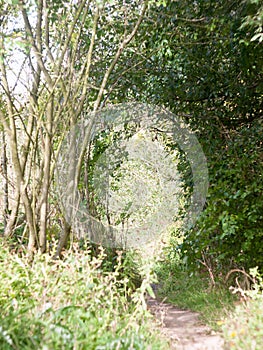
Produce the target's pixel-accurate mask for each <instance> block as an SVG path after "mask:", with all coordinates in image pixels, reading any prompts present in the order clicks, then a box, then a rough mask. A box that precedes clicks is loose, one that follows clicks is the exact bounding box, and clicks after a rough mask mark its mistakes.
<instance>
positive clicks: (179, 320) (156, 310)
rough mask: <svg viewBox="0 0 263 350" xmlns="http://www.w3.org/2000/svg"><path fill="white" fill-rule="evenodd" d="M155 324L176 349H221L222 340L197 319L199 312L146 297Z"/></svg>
mask: <svg viewBox="0 0 263 350" xmlns="http://www.w3.org/2000/svg"><path fill="white" fill-rule="evenodd" d="M147 299H148V300H147V305H148V308H149V310H150V311H151V313H152V314H153V315H154V317H155V320H156V322H155V323H156V325H157V326H158V328H160V330H161V333H162V334H163V335H164V337H165V338H166V339H168V341H169V344H170V349H176V350H223V348H224V347H223V345H224V341H223V339H222V338H221V337H220V335H219V334H216V333H215V332H213V331H212V330H211V329H210V328H209V327H208V326H206V325H204V324H202V323H201V322H200V320H199V314H198V313H196V312H192V311H189V310H182V309H180V308H178V307H176V306H174V305H172V304H169V303H166V302H162V301H160V300H158V298H156V299H153V298H150V297H149V298H147Z"/></svg>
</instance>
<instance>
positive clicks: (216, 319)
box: [157, 259, 263, 350]
mask: <svg viewBox="0 0 263 350" xmlns="http://www.w3.org/2000/svg"><path fill="white" fill-rule="evenodd" d="M157 274H158V278H159V283H160V289H159V290H158V297H159V298H161V299H165V300H166V301H168V302H170V303H172V304H174V305H176V306H178V307H181V308H182V309H190V310H192V311H196V312H198V313H199V315H200V319H201V321H202V322H204V323H205V324H207V325H209V326H210V327H211V328H212V329H213V330H215V331H217V332H219V333H221V335H222V337H223V338H224V341H225V347H224V348H225V349H226V350H229V349H231V350H252V349H253V350H261V349H262V339H263V279H262V276H261V274H260V273H259V271H258V268H253V269H250V271H249V275H250V277H251V280H253V281H254V282H253V283H252V284H251V286H250V289H249V290H242V289H241V288H240V286H238V287H237V286H236V287H233V288H229V286H228V285H226V284H225V283H223V282H222V281H221V282H220V281H215V285H213V286H212V284H211V280H210V278H209V277H208V274H206V273H204V272H202V273H200V272H199V273H195V274H194V273H193V272H190V271H189V270H187V269H186V268H185V267H184V266H183V264H182V262H181V261H180V259H177V261H174V262H168V261H163V262H162V263H161V264H159V265H158V267H157ZM246 275H247V273H246ZM230 289H231V292H230ZM233 293H234V294H233Z"/></svg>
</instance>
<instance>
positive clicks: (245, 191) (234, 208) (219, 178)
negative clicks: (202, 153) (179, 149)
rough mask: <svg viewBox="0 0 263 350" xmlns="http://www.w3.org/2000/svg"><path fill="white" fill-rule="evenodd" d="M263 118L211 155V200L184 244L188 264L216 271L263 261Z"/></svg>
mask: <svg viewBox="0 0 263 350" xmlns="http://www.w3.org/2000/svg"><path fill="white" fill-rule="evenodd" d="M262 134H263V123H262V122H261V121H260V120H258V121H255V122H254V124H253V125H252V126H250V127H247V126H246V127H244V128H242V129H241V130H239V131H238V132H237V133H236V132H235V135H232V136H231V138H230V140H229V141H228V142H227V144H226V145H225V146H224V147H223V148H222V149H221V150H220V151H218V152H217V154H216V157H217V159H215V158H212V159H210V163H209V167H210V189H209V194H208V197H207V205H206V208H205V210H204V212H203V215H202V216H201V218H200V220H199V221H198V223H197V225H196V227H195V228H193V229H192V230H191V231H190V232H188V233H187V234H186V238H185V241H184V243H183V245H182V246H181V250H182V253H183V256H184V257H185V259H187V261H188V265H189V266H192V267H193V268H194V269H195V268H196V266H197V265H199V266H202V263H206V265H208V266H209V267H210V268H211V269H213V271H214V272H218V273H222V269H224V268H225V270H226V271H227V270H228V269H229V268H230V267H238V266H239V267H244V268H245V269H246V270H248V269H249V268H250V267H254V266H259V267H260V268H262V267H263V245H262V239H263V201H262V193H263V181H262V173H263V159H262V154H263V153H262V150H263V143H262Z"/></svg>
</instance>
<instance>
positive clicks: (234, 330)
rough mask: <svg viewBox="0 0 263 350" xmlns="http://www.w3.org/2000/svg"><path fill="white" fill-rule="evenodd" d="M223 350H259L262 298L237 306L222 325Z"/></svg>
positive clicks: (260, 347)
mask: <svg viewBox="0 0 263 350" xmlns="http://www.w3.org/2000/svg"><path fill="white" fill-rule="evenodd" d="M223 332H224V338H225V349H231V350H240V349H244V350H248V349H249V350H252V349H253V350H261V349H262V343H263V296H261V297H260V298H257V299H254V300H253V299H252V300H250V301H248V302H246V303H242V304H240V305H238V306H237V307H236V309H235V312H233V314H232V315H231V316H229V318H228V319H227V320H226V321H225V323H224V324H223Z"/></svg>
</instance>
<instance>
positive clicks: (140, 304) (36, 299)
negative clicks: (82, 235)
mask: <svg viewBox="0 0 263 350" xmlns="http://www.w3.org/2000/svg"><path fill="white" fill-rule="evenodd" d="M105 259H106V257H105V253H104V252H103V250H101V252H100V254H99V256H97V257H92V255H91V254H90V252H89V251H82V252H81V253H76V252H75V253H74V254H73V253H68V254H67V255H66V257H65V259H64V260H63V261H53V260H52V259H51V258H50V257H49V256H47V255H44V256H43V255H42V256H41V255H39V256H36V257H35V260H34V262H33V263H32V265H30V266H29V265H28V264H27V261H26V259H25V258H23V257H18V256H17V255H16V254H11V253H10V252H9V251H8V249H6V248H5V247H4V245H3V244H2V243H0V281H1V285H0V309H1V313H0V349H2V350H11V349H17V350H18V349H19V350H20V349H23V350H27V349H28V350H29V349H42V350H55V349H59V350H61V349H65V350H66V349H74V350H75V349H76V350H80V349H96V350H104V349H105V350H106V349H107V350H110V349H112V350H113V349H114V350H116V349H120V350H122V349H123V350H124V349H165V344H163V342H161V341H159V340H158V339H157V336H156V334H153V332H152V331H151V330H150V327H149V320H150V315H149V313H148V312H147V310H146V308H145V303H144V294H145V290H146V289H147V288H148V287H149V282H150V277H149V276H148V277H147V276H145V278H144V280H143V281H142V284H141V286H140V287H139V288H137V289H134V288H132V286H131V283H130V280H129V276H128V275H127V274H126V273H123V259H122V257H121V254H120V255H119V256H118V257H117V259H116V264H115V266H114V269H113V270H112V271H107V270H106V271H105V269H103V262H105ZM125 271H126V270H125ZM147 279H149V281H148V280H147Z"/></svg>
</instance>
